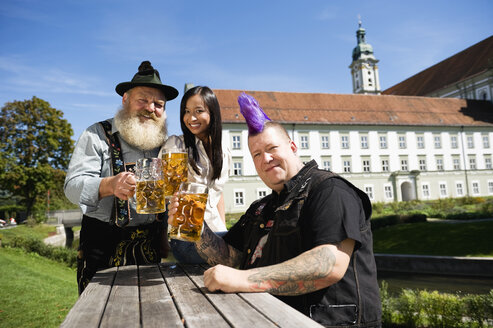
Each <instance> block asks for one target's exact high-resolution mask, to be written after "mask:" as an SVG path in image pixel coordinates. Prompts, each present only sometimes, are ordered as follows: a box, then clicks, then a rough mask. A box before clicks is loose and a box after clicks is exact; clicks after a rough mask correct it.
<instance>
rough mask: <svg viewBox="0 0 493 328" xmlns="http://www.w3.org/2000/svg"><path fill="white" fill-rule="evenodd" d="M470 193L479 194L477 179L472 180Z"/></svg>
mask: <svg viewBox="0 0 493 328" xmlns="http://www.w3.org/2000/svg"><path fill="white" fill-rule="evenodd" d="M472 193H473V195H479V182H477V181H473V182H472Z"/></svg>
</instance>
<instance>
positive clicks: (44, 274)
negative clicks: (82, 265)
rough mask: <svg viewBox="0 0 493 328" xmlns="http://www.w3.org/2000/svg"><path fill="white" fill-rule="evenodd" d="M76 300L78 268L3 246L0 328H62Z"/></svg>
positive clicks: (0, 248) (0, 277) (0, 249)
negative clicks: (76, 269) (60, 327)
mask: <svg viewBox="0 0 493 328" xmlns="http://www.w3.org/2000/svg"><path fill="white" fill-rule="evenodd" d="M16 229H17V228H16ZM2 232H3V231H2ZM76 300H77V283H76V271H75V270H74V269H70V268H68V267H67V266H65V265H63V264H60V263H57V262H55V261H52V260H49V259H46V258H43V257H40V256H39V255H36V254H27V253H25V252H24V251H22V250H20V249H15V248H6V247H0V327H2V328H9V327H40V328H41V327H42V328H46V327H58V326H60V324H61V323H62V322H63V320H64V318H65V316H66V315H67V313H68V311H69V310H70V309H71V308H72V306H73V305H74V304H75V302H76Z"/></svg>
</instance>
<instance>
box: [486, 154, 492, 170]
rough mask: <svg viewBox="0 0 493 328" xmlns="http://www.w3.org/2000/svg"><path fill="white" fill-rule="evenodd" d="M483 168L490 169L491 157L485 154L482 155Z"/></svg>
mask: <svg viewBox="0 0 493 328" xmlns="http://www.w3.org/2000/svg"><path fill="white" fill-rule="evenodd" d="M484 168H485V169H488V170H491V168H492V167H491V157H490V156H488V155H485V156H484Z"/></svg>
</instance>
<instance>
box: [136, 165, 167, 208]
mask: <svg viewBox="0 0 493 328" xmlns="http://www.w3.org/2000/svg"><path fill="white" fill-rule="evenodd" d="M135 179H136V180H137V186H136V190H135V196H134V197H135V203H136V206H135V207H136V211H137V213H139V214H155V213H162V212H164V211H165V210H166V207H165V197H164V175H163V165H162V161H161V159H159V158H139V159H138V160H137V163H135Z"/></svg>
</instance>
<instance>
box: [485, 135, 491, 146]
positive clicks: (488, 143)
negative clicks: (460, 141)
mask: <svg viewBox="0 0 493 328" xmlns="http://www.w3.org/2000/svg"><path fill="white" fill-rule="evenodd" d="M483 148H490V137H489V136H488V135H487V134H486V135H483Z"/></svg>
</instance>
